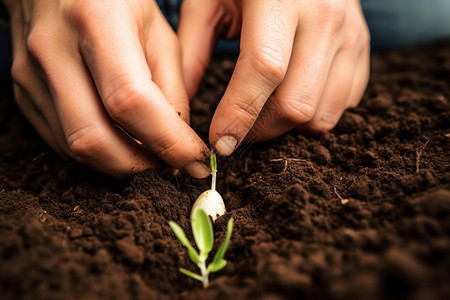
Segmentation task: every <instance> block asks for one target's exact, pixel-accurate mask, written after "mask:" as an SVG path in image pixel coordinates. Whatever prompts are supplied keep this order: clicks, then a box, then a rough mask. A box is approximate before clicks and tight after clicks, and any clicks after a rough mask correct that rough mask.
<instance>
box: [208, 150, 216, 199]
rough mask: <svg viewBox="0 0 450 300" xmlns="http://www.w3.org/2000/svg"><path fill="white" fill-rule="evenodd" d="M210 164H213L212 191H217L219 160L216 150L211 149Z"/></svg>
mask: <svg viewBox="0 0 450 300" xmlns="http://www.w3.org/2000/svg"><path fill="white" fill-rule="evenodd" d="M209 162H210V164H211V190H212V191H215V190H216V177H217V176H216V175H217V159H216V153H215V152H214V149H211V156H210V157H209Z"/></svg>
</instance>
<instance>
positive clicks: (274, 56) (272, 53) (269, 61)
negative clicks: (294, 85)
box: [252, 45, 288, 85]
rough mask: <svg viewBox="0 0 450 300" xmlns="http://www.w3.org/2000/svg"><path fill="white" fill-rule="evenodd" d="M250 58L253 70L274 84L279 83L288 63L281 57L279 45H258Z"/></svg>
mask: <svg viewBox="0 0 450 300" xmlns="http://www.w3.org/2000/svg"><path fill="white" fill-rule="evenodd" d="M252 60H253V68H254V69H255V71H256V72H258V73H259V74H261V75H262V76H263V77H264V78H265V79H267V80H268V81H270V82H271V83H273V84H274V85H278V84H280V83H281V81H282V80H283V79H284V76H285V75H286V72H287V68H288V64H287V63H286V62H285V61H284V59H283V54H282V50H281V49H280V47H278V46H269V45H264V46H260V47H258V48H257V49H256V50H254V52H253V54H252Z"/></svg>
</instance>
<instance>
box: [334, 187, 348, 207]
mask: <svg viewBox="0 0 450 300" xmlns="http://www.w3.org/2000/svg"><path fill="white" fill-rule="evenodd" d="M333 190H334V193H335V194H336V196H337V197H338V198H339V200H341V204H342V205H345V204H347V203H348V202H349V200H348V199H346V198H342V196H341V195H339V193H338V192H337V189H336V187H335V186H333Z"/></svg>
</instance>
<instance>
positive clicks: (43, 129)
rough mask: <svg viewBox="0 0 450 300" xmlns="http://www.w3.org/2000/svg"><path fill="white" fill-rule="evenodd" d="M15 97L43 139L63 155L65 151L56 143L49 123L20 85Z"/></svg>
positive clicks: (16, 88) (15, 86)
mask: <svg viewBox="0 0 450 300" xmlns="http://www.w3.org/2000/svg"><path fill="white" fill-rule="evenodd" d="M14 95H15V97H14V98H15V100H16V103H17V106H19V108H20V110H21V111H22V113H23V114H24V115H25V117H26V118H27V119H28V121H29V122H30V123H31V125H33V127H34V129H35V130H36V131H37V133H38V134H39V135H40V136H41V138H42V139H43V140H44V141H45V142H46V143H47V144H48V145H49V146H50V147H51V148H52V149H53V150H55V151H56V152H57V153H60V154H63V153H64V151H63V149H62V148H61V147H60V145H59V143H58V142H57V141H56V139H55V136H54V134H53V132H52V130H51V129H50V126H49V125H48V122H47V121H46V119H45V118H44V116H43V115H42V113H41V112H40V111H39V109H38V108H37V107H36V106H35V105H33V101H32V100H31V99H30V98H29V95H28V93H27V92H26V91H24V90H23V89H22V88H20V87H19V86H18V85H14Z"/></svg>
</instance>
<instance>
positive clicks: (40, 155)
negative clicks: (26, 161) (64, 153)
mask: <svg viewBox="0 0 450 300" xmlns="http://www.w3.org/2000/svg"><path fill="white" fill-rule="evenodd" d="M52 153H53V152H43V153H41V154H39V155H38V156H36V157H35V158H33V159H32V160H31V161H32V162H35V161H36V160H38V159H39V158H41V157H43V156H45V155H47V154H52Z"/></svg>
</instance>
